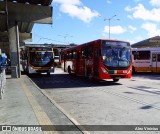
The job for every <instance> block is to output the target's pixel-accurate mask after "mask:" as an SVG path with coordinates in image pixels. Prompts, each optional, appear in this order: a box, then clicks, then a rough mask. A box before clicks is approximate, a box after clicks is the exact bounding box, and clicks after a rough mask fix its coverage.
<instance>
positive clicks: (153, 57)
mask: <svg viewBox="0 0 160 134" xmlns="http://www.w3.org/2000/svg"><path fill="white" fill-rule="evenodd" d="M152 61H153V62H155V61H156V54H152Z"/></svg>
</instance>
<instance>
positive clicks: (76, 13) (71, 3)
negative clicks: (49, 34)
mask: <svg viewBox="0 0 160 134" xmlns="http://www.w3.org/2000/svg"><path fill="white" fill-rule="evenodd" d="M54 2H56V3H59V4H61V5H60V11H61V12H63V13H66V14H68V15H69V16H71V17H76V18H78V19H80V20H82V21H83V22H86V23H89V22H90V21H91V20H92V19H93V18H94V17H98V16H99V13H98V12H97V11H92V10H91V9H90V8H88V7H86V6H84V5H83V4H82V3H81V2H80V0H54Z"/></svg>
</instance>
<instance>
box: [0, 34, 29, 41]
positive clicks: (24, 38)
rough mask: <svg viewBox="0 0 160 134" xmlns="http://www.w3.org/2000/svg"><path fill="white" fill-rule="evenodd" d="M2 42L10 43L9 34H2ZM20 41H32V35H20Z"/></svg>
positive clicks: (0, 37) (0, 36)
mask: <svg viewBox="0 0 160 134" xmlns="http://www.w3.org/2000/svg"><path fill="white" fill-rule="evenodd" d="M0 41H2V42H8V41H9V39H8V32H0ZM19 41H20V42H24V41H32V33H19Z"/></svg>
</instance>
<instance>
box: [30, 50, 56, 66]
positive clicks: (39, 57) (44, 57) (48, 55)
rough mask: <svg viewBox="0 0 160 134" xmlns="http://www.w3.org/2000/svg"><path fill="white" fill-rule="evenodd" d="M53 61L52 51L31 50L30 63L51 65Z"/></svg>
mask: <svg viewBox="0 0 160 134" xmlns="http://www.w3.org/2000/svg"><path fill="white" fill-rule="evenodd" d="M52 63H53V53H52V52H40V51H37V52H36V51H35V52H33V51H32V52H30V64H31V65H33V66H36V67H49V66H51V65H52Z"/></svg>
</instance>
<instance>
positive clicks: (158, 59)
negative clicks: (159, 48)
mask: <svg viewBox="0 0 160 134" xmlns="http://www.w3.org/2000/svg"><path fill="white" fill-rule="evenodd" d="M157 61H158V62H160V54H157Z"/></svg>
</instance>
